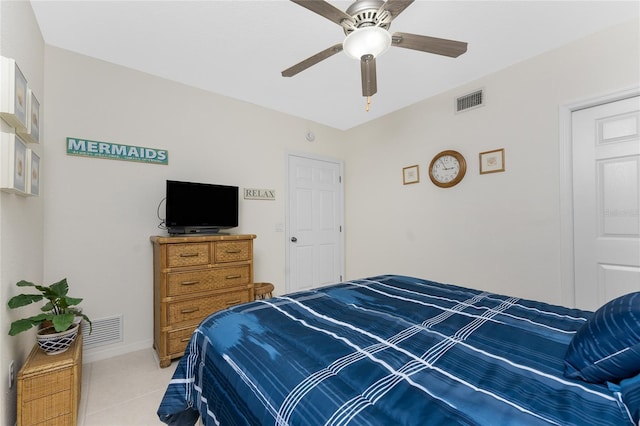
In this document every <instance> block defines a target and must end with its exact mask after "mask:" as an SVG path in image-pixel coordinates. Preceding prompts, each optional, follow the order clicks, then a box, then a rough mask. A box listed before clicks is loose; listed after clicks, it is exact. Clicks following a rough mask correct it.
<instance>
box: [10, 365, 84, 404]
mask: <svg viewBox="0 0 640 426" xmlns="http://www.w3.org/2000/svg"><path fill="white" fill-rule="evenodd" d="M71 373H72V372H71V367H69V368H63V369H59V370H57V371H52V372H51V373H49V374H41V375H38V376H35V377H33V378H25V379H23V381H22V395H23V400H25V401H31V400H34V399H39V398H42V397H45V396H49V394H50V393H51V390H52V389H55V390H57V391H61V390H67V389H71V387H72V386H73V382H72V379H73V377H72V374H71Z"/></svg>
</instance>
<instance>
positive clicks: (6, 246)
mask: <svg viewBox="0 0 640 426" xmlns="http://www.w3.org/2000/svg"><path fill="white" fill-rule="evenodd" d="M0 28H1V30H0V55H2V56H5V57H8V58H13V59H15V60H16V62H17V63H18V66H19V67H20V69H21V71H22V72H23V74H24V75H25V77H26V79H27V81H28V84H29V86H30V87H31V89H32V90H33V91H34V93H35V95H36V97H37V98H38V100H39V101H40V103H41V104H43V102H44V99H45V98H44V41H43V39H42V35H41V34H40V29H39V28H38V25H37V23H36V20H35V16H34V14H33V10H32V9H31V4H30V3H29V2H13V1H10V2H8V1H1V2H0ZM40 118H41V119H42V120H46V113H45V111H44V108H41V111H40ZM0 127H1V130H2V132H13V129H12V128H11V127H10V126H9V125H7V124H6V123H5V122H4V121H2V120H0ZM46 137H47V136H46V132H44V131H43V132H41V138H42V139H43V140H44V141H46ZM29 148H31V149H33V150H34V151H35V152H36V153H37V154H38V155H40V157H41V160H42V163H43V164H46V159H44V157H43V155H42V154H43V152H42V151H43V150H42V145H36V144H30V145H29ZM1 160H4V159H1ZM2 164H4V163H2ZM0 167H3V166H0ZM43 205H44V203H43V199H42V197H33V198H26V197H21V196H18V195H14V194H8V193H5V192H0V318H1V319H2V328H1V329H0V390H1V392H2V400H1V402H0V423H2V424H4V425H12V424H14V422H15V418H16V404H15V402H16V387H15V386H14V387H13V389H11V390H9V389H8V386H7V381H8V377H9V363H10V362H11V360H13V361H15V371H16V373H17V371H18V369H19V368H20V367H21V366H22V364H23V362H24V360H25V358H26V357H27V355H28V354H29V351H30V350H31V348H32V347H33V343H34V341H35V337H34V334H33V332H27V333H24V334H21V335H18V336H15V337H11V336H9V335H8V334H7V333H8V332H9V325H10V323H11V321H14V320H16V319H18V318H23V317H24V316H28V315H31V314H33V313H34V312H35V311H37V308H36V307H34V308H33V309H32V310H33V311H34V312H30V310H29V309H25V310H20V311H17V310H16V311H11V310H9V309H8V308H7V301H8V300H9V299H10V298H11V297H12V296H14V295H15V294H18V292H19V288H18V287H16V286H15V283H16V282H18V281H19V280H21V279H26V280H30V281H35V282H37V283H40V282H42V276H43V263H42V262H43V248H42V245H43V216H44V213H43V211H44V208H43Z"/></svg>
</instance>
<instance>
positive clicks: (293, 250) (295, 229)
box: [286, 154, 344, 292]
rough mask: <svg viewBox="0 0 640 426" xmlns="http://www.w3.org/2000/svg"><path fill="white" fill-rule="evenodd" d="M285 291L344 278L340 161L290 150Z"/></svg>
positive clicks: (309, 287)
mask: <svg viewBox="0 0 640 426" xmlns="http://www.w3.org/2000/svg"><path fill="white" fill-rule="evenodd" d="M287 203H288V218H287V245H288V247H287V269H286V270H287V273H286V279H287V292H294V291H300V290H307V289H311V288H316V287H320V286H323V285H326V284H332V283H337V282H340V281H342V275H343V251H344V250H343V246H344V242H343V241H344V239H343V233H342V222H343V217H344V212H343V204H344V203H343V184H342V163H340V162H337V161H331V160H325V159H318V158H310V157H304V156H301V155H293V154H291V155H289V156H288V200H287Z"/></svg>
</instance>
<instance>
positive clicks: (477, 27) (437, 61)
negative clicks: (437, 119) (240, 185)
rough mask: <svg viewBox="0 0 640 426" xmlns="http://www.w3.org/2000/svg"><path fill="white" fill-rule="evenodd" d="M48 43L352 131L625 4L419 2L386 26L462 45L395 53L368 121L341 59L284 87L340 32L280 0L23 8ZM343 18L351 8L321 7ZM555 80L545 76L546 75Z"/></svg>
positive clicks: (623, 14) (355, 75)
mask: <svg viewBox="0 0 640 426" xmlns="http://www.w3.org/2000/svg"><path fill="white" fill-rule="evenodd" d="M31 3H32V5H33V10H34V12H35V16H36V19H37V21H38V24H39V25H40V29H41V31H42V35H43V37H44V41H45V43H47V44H49V45H52V46H57V47H61V48H64V49H68V50H71V51H74V52H77V53H81V54H84V55H88V56H91V57H94V58H99V59H102V60H105V61H108V62H112V63H115V64H119V65H123V66H126V67H129V68H133V69H136V70H140V71H143V72H146V73H149V74H153V75H157V76H160V77H164V78H167V79H169V80H174V81H178V82H182V83H184V84H187V85H190V86H195V87H198V88H201V89H204V90H208V91H211V92H214V93H218V94H222V95H225V96H229V97H231V98H236V99H240V100H243V101H247V102H250V103H253V104H256V105H260V106H263V107H266V108H270V109H273V110H277V111H281V112H284V113H288V114H291V115H294V116H298V117H301V118H304V119H308V120H311V121H315V122H318V123H322V124H325V125H328V126H331V127H334V128H337V129H349V128H351V127H354V126H357V125H360V124H362V123H365V122H367V121H369V120H373V119H375V118H377V117H380V116H382V115H385V114H388V113H390V112H393V111H396V110H398V109H401V108H403V107H406V106H408V105H411V104H414V103H416V102H419V101H421V100H423V99H426V98H428V97H430V96H433V95H435V94H438V93H441V92H444V91H446V90H449V89H451V88H454V87H457V86H459V85H462V84H465V83H467V82H470V81H473V80H475V79H477V78H479V77H481V76H483V75H486V74H489V73H491V72H494V71H497V70H499V69H502V68H505V67H508V66H509V65H512V64H515V63H517V62H520V61H523V60H525V59H527V58H530V57H532V56H535V55H538V54H540V53H543V52H545V51H548V50H551V49H554V48H556V47H559V46H562V45H564V44H567V43H569V42H571V41H573V40H576V39H579V38H581V37H584V36H586V35H588V34H591V33H594V32H597V31H600V30H602V29H604V28H607V27H610V26H613V25H616V24H618V23H621V22H624V21H627V20H631V19H634V18H638V17H639V16H640V2H638V1H637V0H632V1H513V0H512V1H426V0H423V1H420V0H418V1H416V2H415V3H413V4H412V5H411V6H409V7H408V8H407V9H406V10H405V11H404V12H403V13H402V14H401V15H400V16H398V17H397V18H396V19H395V20H394V21H393V23H392V25H391V32H395V31H401V32H408V33H414V34H421V35H429V36H433V37H440V38H447V39H453V40H459V41H466V42H468V43H469V45H468V50H467V53H465V54H463V55H462V56H460V57H458V58H456V59H453V58H448V57H442V56H438V55H433V54H428V53H422V52H417V51H413V50H408V49H401V48H398V47H392V48H391V49H389V50H388V51H387V52H386V53H385V54H384V55H382V56H380V57H379V58H378V59H377V73H378V93H377V94H376V95H375V96H373V98H372V104H371V110H370V112H368V113H367V112H365V104H366V98H363V97H362V93H361V83H360V64H359V63H358V61H355V60H353V59H350V58H349V57H347V55H346V54H345V53H344V52H341V53H339V54H337V55H335V56H332V57H330V58H328V59H326V60H325V61H323V62H320V63H319V64H317V65H315V66H313V67H311V68H309V69H307V70H305V71H303V72H302V73H300V74H298V75H296V76H294V77H291V78H284V77H282V76H281V75H280V72H281V71H282V70H284V69H285V68H288V67H289V66H291V65H293V64H295V63H298V62H300V61H301V60H303V59H305V58H307V57H309V56H311V55H313V54H315V53H317V52H319V51H321V50H324V49H325V48H327V47H329V46H331V45H333V44H336V43H339V42H341V41H342V40H343V38H344V33H343V32H342V28H341V27H340V26H338V25H336V24H334V23H333V22H331V21H329V20H327V19H325V18H323V17H321V16H320V15H317V14H315V13H313V12H311V11H309V10H307V9H305V8H303V7H300V6H298V5H297V4H294V3H292V2H290V1H286V0H259V1H245V0H235V1H86V0H85V1H51V0H32V1H31ZM330 3H331V4H333V5H334V6H336V7H338V8H339V9H342V10H345V9H346V8H347V7H348V6H349V4H350V3H351V2H348V1H330ZM549 72H553V70H549Z"/></svg>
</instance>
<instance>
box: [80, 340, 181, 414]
mask: <svg viewBox="0 0 640 426" xmlns="http://www.w3.org/2000/svg"><path fill="white" fill-rule="evenodd" d="M176 366H177V361H174V362H173V363H172V364H171V366H170V367H167V368H160V367H159V366H158V360H157V358H156V357H155V353H154V351H153V349H145V350H142V351H137V352H132V353H129V354H126V355H122V356H118V357H114V358H109V359H106V360H102V361H96V362H93V363H90V364H84V365H83V366H82V396H81V398H80V409H79V412H78V426H147V425H162V424H164V423H162V422H160V420H158V416H157V415H156V410H157V409H158V406H159V405H160V400H161V399H162V396H163V395H164V391H165V389H166V387H167V385H168V384H169V380H170V379H171V376H172V375H173V372H174V370H175V368H176Z"/></svg>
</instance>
